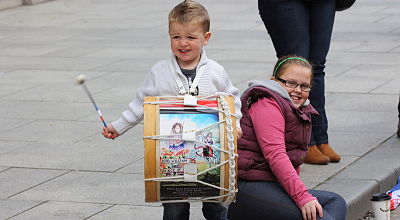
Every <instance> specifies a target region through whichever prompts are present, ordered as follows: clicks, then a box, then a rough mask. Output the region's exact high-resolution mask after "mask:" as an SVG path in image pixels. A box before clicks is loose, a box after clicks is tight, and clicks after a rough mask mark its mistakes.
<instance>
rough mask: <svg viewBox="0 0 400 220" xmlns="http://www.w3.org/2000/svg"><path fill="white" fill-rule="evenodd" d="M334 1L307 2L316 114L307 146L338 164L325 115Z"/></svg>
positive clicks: (311, 95)
mask: <svg viewBox="0 0 400 220" xmlns="http://www.w3.org/2000/svg"><path fill="white" fill-rule="evenodd" d="M335 6H336V1H335V0H325V1H311V2H310V59H311V60H312V62H313V69H314V78H313V89H312V90H311V93H310V97H309V99H310V101H311V104H312V105H313V106H314V108H315V109H316V110H317V111H318V112H319V116H314V115H313V117H312V122H313V126H312V134H311V142H310V145H316V146H317V148H318V149H319V151H320V152H322V153H323V154H324V155H325V156H327V157H329V161H330V162H339V161H340V156H339V155H338V154H337V153H336V152H335V151H334V150H333V149H332V148H331V146H330V145H329V143H328V142H329V141H328V119H327V117H326V112H325V71H324V69H325V62H326V56H327V54H328V51H329V46H330V42H331V36H332V29H333V23H334V20H335Z"/></svg>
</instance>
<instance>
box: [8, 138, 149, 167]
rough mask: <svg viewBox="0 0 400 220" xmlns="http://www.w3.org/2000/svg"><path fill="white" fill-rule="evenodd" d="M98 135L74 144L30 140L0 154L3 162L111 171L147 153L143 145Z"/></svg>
mask: <svg viewBox="0 0 400 220" xmlns="http://www.w3.org/2000/svg"><path fill="white" fill-rule="evenodd" d="M99 136H100V135H99ZM97 139H98V140H97V141H96V142H92V141H88V140H83V141H81V142H78V143H74V144H60V143H57V144H50V143H44V142H38V143H30V144H28V145H26V146H24V147H21V148H19V149H16V150H14V151H12V152H9V153H7V154H3V155H0V165H2V166H14V167H35V168H45V169H46V168H48V169H66V170H91V171H109V172H111V171H114V170H117V169H120V168H121V167H124V166H126V165H127V164H130V163H132V162H133V161H135V160H138V159H139V158H141V157H143V147H142V146H141V148H139V149H132V146H131V145H125V144H122V143H118V144H115V143H112V142H111V141H109V140H106V139H105V138H102V137H99V138H97ZM116 158H118V159H116Z"/></svg>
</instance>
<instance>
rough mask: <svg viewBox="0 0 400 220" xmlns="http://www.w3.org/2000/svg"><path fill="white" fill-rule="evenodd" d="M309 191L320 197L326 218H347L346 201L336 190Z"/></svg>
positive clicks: (341, 219)
mask: <svg viewBox="0 0 400 220" xmlns="http://www.w3.org/2000/svg"><path fill="white" fill-rule="evenodd" d="M308 192H309V193H310V194H311V195H313V196H314V197H315V198H317V199H318V202H319V203H320V204H321V206H322V207H323V210H324V219H325V218H327V217H328V216H329V218H327V219H336V220H345V219H346V212H347V205H346V201H345V200H344V199H343V198H342V197H341V196H339V195H338V194H336V193H334V192H327V191H322V190H308Z"/></svg>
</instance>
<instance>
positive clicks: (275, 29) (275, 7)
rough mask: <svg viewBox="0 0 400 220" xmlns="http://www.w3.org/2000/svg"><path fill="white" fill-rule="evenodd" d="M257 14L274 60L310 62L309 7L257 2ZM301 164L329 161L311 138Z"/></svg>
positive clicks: (293, 0) (294, 0)
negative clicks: (285, 58)
mask: <svg viewBox="0 0 400 220" xmlns="http://www.w3.org/2000/svg"><path fill="white" fill-rule="evenodd" d="M258 10H259V12H260V16H261V18H262V20H263V22H264V25H265V27H266V28H267V31H268V33H269V35H270V37H271V39H272V43H273V44H274V47H275V51H276V56H277V57H278V58H279V57H282V56H285V55H288V54H295V55H300V56H303V57H305V58H307V59H309V58H310V46H311V45H310V30H309V25H310V17H309V3H308V2H306V1H304V0H288V1H280V0H258ZM311 143H313V144H312V145H314V146H310V147H309V151H308V153H307V156H306V157H305V159H304V161H305V162H306V163H311V164H327V163H328V162H329V161H330V159H329V158H328V157H326V156H325V155H323V154H322V153H321V152H320V150H319V149H318V148H317V146H316V145H315V141H314V139H313V137H312V138H311Z"/></svg>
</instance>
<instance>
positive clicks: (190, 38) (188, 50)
mask: <svg viewBox="0 0 400 220" xmlns="http://www.w3.org/2000/svg"><path fill="white" fill-rule="evenodd" d="M169 36H170V40H171V50H172V53H173V54H174V55H175V56H176V57H177V61H178V63H179V65H180V67H181V68H183V69H193V68H195V67H196V66H197V64H198V63H199V61H200V55H201V51H202V49H203V46H204V45H207V44H208V40H209V39H210V37H211V33H210V32H206V33H204V32H203V30H202V28H201V26H200V25H199V24H182V23H179V22H172V23H171V24H170V25H169Z"/></svg>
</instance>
